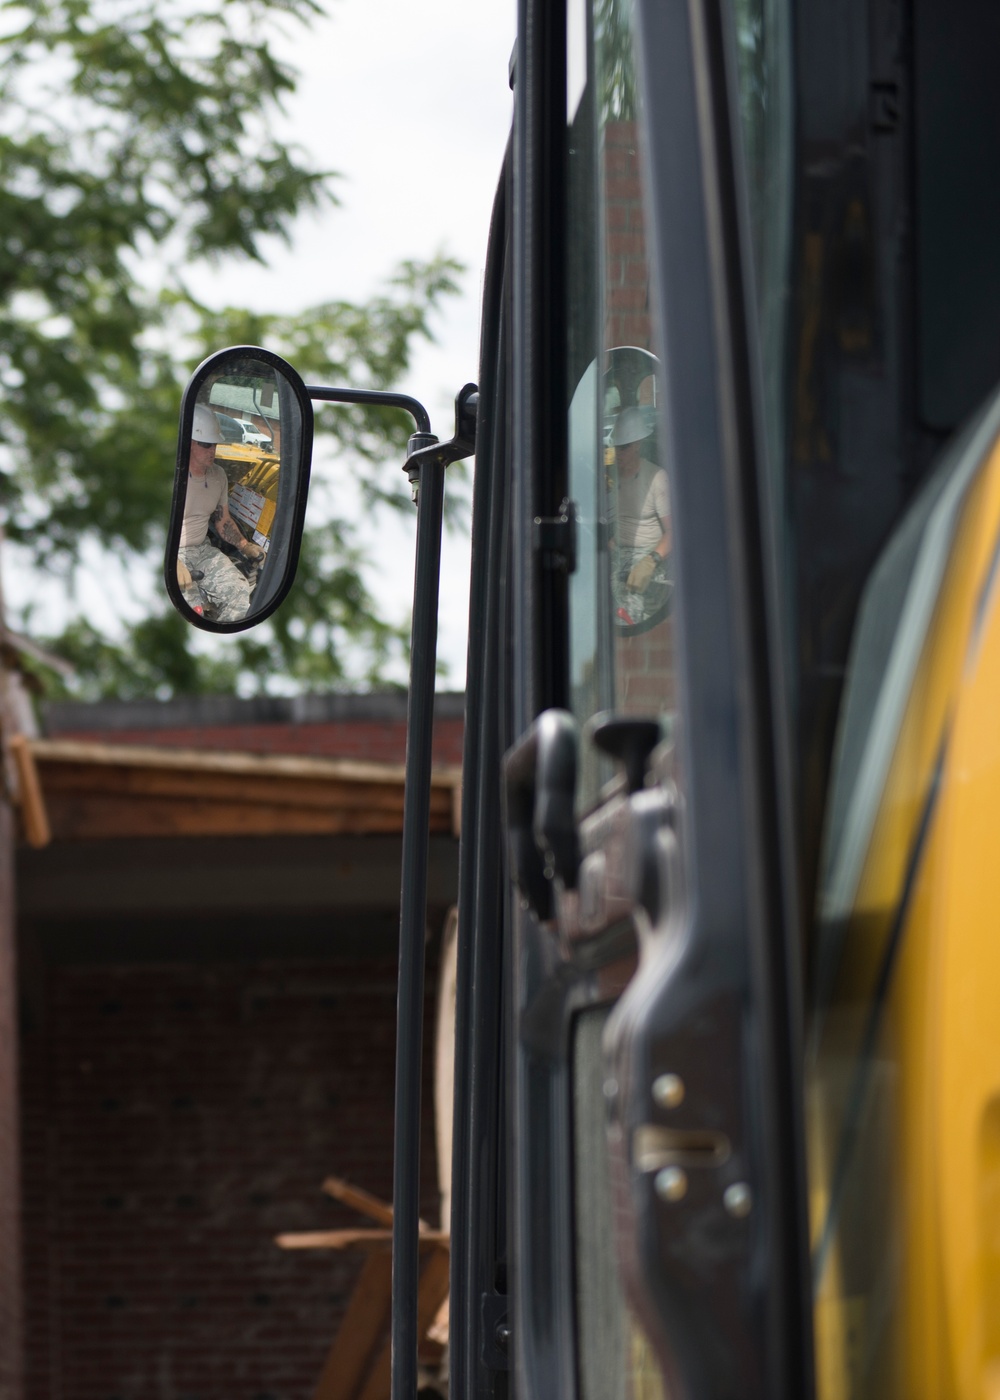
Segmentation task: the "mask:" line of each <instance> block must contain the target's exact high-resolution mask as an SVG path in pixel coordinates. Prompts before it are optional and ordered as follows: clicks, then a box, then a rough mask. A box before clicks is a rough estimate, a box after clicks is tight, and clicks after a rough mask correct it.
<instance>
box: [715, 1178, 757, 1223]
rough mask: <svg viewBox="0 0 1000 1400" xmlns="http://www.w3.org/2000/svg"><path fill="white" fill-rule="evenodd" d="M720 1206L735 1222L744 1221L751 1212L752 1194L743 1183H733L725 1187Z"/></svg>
mask: <svg viewBox="0 0 1000 1400" xmlns="http://www.w3.org/2000/svg"><path fill="white" fill-rule="evenodd" d="M722 1204H723V1205H724V1206H725V1208H726V1210H727V1211H728V1212H729V1214H730V1215H731V1216H733V1217H734V1219H736V1220H744V1219H746V1217H747V1216H748V1215H749V1214H750V1212H751V1211H752V1210H753V1192H752V1191H751V1190H750V1187H749V1186H748V1185H747V1184H746V1182H745V1181H734V1182H733V1184H732V1186H727V1187H726V1190H725V1193H724V1194H723V1197H722Z"/></svg>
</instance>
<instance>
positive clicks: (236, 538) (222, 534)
mask: <svg viewBox="0 0 1000 1400" xmlns="http://www.w3.org/2000/svg"><path fill="white" fill-rule="evenodd" d="M212 529H213V530H214V531H215V533H216V534H217V535H218V537H219V539H220V540H225V541H226V542H227V543H228V544H234V545H235V546H236V547H237V549H242V548H243V546H244V545H245V544H246V536H245V535H244V533H243V531H242V530H241V529H240V527H239V526H238V525H237V523H236V521H235V520H234V519H233V517H232V516H231V515H230V514H229V503H228V502H227V501H226V500H225V498H223V499H222V500H221V501H220V502H219V504H218V505H217V506H216V507H215V510H213V511H212Z"/></svg>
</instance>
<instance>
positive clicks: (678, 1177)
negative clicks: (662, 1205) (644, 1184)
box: [655, 1167, 688, 1202]
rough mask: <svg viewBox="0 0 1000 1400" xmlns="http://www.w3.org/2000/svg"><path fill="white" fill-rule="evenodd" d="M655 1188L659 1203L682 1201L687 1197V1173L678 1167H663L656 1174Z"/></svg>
mask: <svg viewBox="0 0 1000 1400" xmlns="http://www.w3.org/2000/svg"><path fill="white" fill-rule="evenodd" d="M655 1186H656V1194H657V1195H658V1196H659V1198H660V1200H661V1201H670V1202H675V1201H682V1200H683V1199H684V1197H685V1196H686V1195H687V1189H688V1179H687V1172H685V1171H683V1170H682V1169H681V1168H680V1167H663V1168H662V1170H661V1171H658V1172H657V1173H656V1182H655Z"/></svg>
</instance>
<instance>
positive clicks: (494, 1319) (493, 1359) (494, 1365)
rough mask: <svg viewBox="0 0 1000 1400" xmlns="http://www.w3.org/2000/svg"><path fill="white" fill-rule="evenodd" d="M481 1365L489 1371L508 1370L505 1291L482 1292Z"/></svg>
mask: <svg viewBox="0 0 1000 1400" xmlns="http://www.w3.org/2000/svg"><path fill="white" fill-rule="evenodd" d="M482 1319H483V1332H482V1338H483V1365H484V1366H487V1367H489V1369H490V1370H491V1371H509V1370H510V1356H509V1352H510V1324H509V1323H508V1321H507V1295H506V1293H484V1294H483V1306H482Z"/></svg>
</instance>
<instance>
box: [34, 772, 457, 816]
mask: <svg viewBox="0 0 1000 1400" xmlns="http://www.w3.org/2000/svg"><path fill="white" fill-rule="evenodd" d="M41 772H42V774H43V776H44V780H45V787H46V790H47V791H48V792H93V793H111V794H134V795H136V796H141V797H187V796H194V797H203V798H211V799H212V800H214V801H217V802H225V801H235V800H236V799H240V798H241V799H243V800H246V799H247V798H248V797H251V798H253V799H257V798H263V799H264V800H265V801H267V802H270V803H288V804H290V805H293V806H301V807H332V806H336V807H378V808H380V809H383V810H395V809H396V808H400V809H401V808H402V805H403V785H402V784H401V783H399V784H394V785H391V786H390V785H388V784H385V783H367V782H365V783H362V782H344V781H333V780H328V779H323V780H320V779H318V778H314V779H310V780H309V781H305V780H303V779H289V778H284V777H281V776H280V775H277V776H276V775H274V774H267V773H263V774H248V773H238V774H233V773H213V772H210V771H207V772H204V773H200V772H197V771H191V770H188V769H184V770H181V771H177V770H170V769H167V770H163V769H158V768H110V767H109V768H99V767H95V768H90V767H88V766H86V765H85V764H79V765H77V764H61V763H60V764H53V763H47V762H46V763H43V764H42V767H41ZM438 802H439V804H440V805H441V806H442V807H443V806H444V805H445V804H450V792H448V791H447V790H439V793H438Z"/></svg>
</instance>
